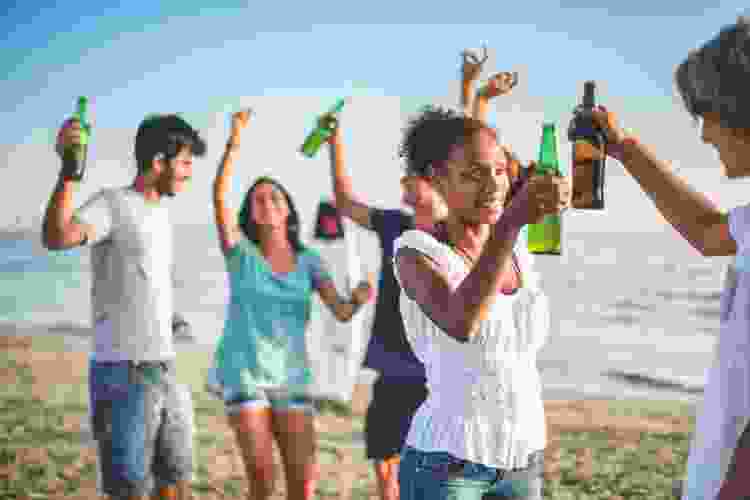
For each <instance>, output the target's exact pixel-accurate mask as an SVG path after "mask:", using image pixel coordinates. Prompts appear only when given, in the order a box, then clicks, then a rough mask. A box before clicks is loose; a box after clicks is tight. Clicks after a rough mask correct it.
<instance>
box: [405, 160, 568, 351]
mask: <svg viewBox="0 0 750 500" xmlns="http://www.w3.org/2000/svg"><path fill="white" fill-rule="evenodd" d="M534 169H535V165H534V164H533V163H532V164H531V165H530V169H529V170H528V171H527V173H530V172H533V171H534ZM519 182H520V183H521V184H520V188H519V189H518V191H517V193H516V194H515V195H514V196H513V199H512V201H511V203H510V206H508V208H507V209H506V210H505V211H504V212H503V215H502V216H501V218H500V220H499V221H498V222H497V223H496V224H494V225H493V226H492V227H491V229H490V235H489V238H488V239H487V242H486V243H485V245H484V248H483V249H482V253H481V255H480V257H479V259H478V260H477V262H476V264H475V265H474V266H473V268H472V270H471V271H470V272H469V274H468V275H467V276H466V277H465V278H463V280H462V281H461V282H460V283H455V282H453V283H452V282H451V281H450V280H451V279H452V278H451V277H450V276H447V275H446V271H445V270H444V269H443V268H442V267H441V266H440V263H437V262H433V261H432V260H431V259H430V258H429V257H426V256H425V255H423V254H422V253H420V252H418V251H417V250H414V249H410V248H402V249H401V250H399V252H398V254H397V255H396V266H397V269H398V274H399V278H400V281H401V284H402V286H403V289H404V292H405V293H406V294H407V296H408V297H409V298H411V299H412V300H413V301H415V302H416V303H417V304H418V305H419V306H420V307H421V308H422V310H423V311H424V313H425V314H426V315H427V316H429V317H430V318H431V319H432V321H433V322H434V323H435V324H436V325H437V326H438V327H440V328H441V329H442V330H443V331H444V332H445V333H446V334H447V335H449V336H451V337H453V338H455V339H456V340H458V341H460V342H466V341H469V340H470V339H471V338H472V337H473V336H474V335H475V334H476V333H477V331H478V329H479V327H480V324H481V322H482V321H483V320H484V319H485V318H486V315H487V312H488V311H489V308H490V306H492V304H493V303H494V301H495V299H496V297H497V293H498V290H499V289H500V283H501V280H502V278H503V273H504V270H505V269H507V267H508V265H509V264H510V262H511V258H512V254H513V248H514V246H515V244H516V240H517V239H518V234H519V233H520V231H521V228H522V227H523V226H524V225H526V224H528V223H532V222H536V221H539V220H541V218H542V217H543V216H544V215H546V214H551V213H560V211H562V210H564V209H565V208H566V207H568V206H569V205H570V181H569V179H567V178H565V177H561V176H552V175H539V176H536V175H535V176H533V177H531V178H529V177H527V176H523V177H522V179H521V180H520V181H519Z"/></svg>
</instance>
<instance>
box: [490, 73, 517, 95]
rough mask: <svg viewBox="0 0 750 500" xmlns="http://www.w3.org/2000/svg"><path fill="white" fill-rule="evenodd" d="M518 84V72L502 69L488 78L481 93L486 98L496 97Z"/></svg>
mask: <svg viewBox="0 0 750 500" xmlns="http://www.w3.org/2000/svg"><path fill="white" fill-rule="evenodd" d="M516 85H518V72H516V71H514V72H509V71H504V72H502V73H497V74H496V75H495V76H493V77H492V78H490V79H489V81H488V82H487V85H485V87H484V89H483V95H484V96H486V97H488V98H490V99H491V98H493V97H498V96H501V95H505V94H507V93H509V92H510V91H511V90H512V89H513V87H515V86H516Z"/></svg>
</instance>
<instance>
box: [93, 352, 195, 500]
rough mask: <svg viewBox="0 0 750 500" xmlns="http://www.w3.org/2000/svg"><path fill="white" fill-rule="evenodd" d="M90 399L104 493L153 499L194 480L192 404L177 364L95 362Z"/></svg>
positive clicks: (99, 475) (101, 490)
mask: <svg viewBox="0 0 750 500" xmlns="http://www.w3.org/2000/svg"><path fill="white" fill-rule="evenodd" d="M89 398H90V405H91V421H92V430H93V434H94V439H95V440H96V442H97V445H98V451H99V464H98V466H99V469H98V471H97V472H98V474H97V476H98V479H99V489H100V492H101V493H102V494H105V495H109V496H111V497H112V498H127V497H129V496H138V495H147V494H149V493H150V492H151V488H152V487H156V488H160V487H163V486H170V485H174V484H176V483H177V482H178V481H181V480H190V479H191V478H192V473H193V421H192V417H193V414H192V402H191V399H190V391H189V389H188V388H187V387H185V386H182V385H178V384H177V383H176V381H175V374H174V364H173V363H172V362H169V361H167V362H146V363H141V364H138V365H135V364H133V363H132V362H129V361H122V362H98V361H95V360H91V362H90V365H89Z"/></svg>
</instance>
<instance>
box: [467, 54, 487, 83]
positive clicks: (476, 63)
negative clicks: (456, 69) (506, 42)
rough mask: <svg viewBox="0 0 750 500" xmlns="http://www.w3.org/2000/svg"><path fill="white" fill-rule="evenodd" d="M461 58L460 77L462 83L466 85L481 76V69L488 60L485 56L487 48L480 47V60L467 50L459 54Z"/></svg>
mask: <svg viewBox="0 0 750 500" xmlns="http://www.w3.org/2000/svg"><path fill="white" fill-rule="evenodd" d="M461 58H462V60H463V63H462V64H461V77H462V78H463V81H464V82H467V83H468V82H474V81H476V80H478V79H479V76H480V75H481V74H482V67H483V66H484V63H485V62H487V59H488V58H489V56H488V55H487V46H486V45H482V57H481V58H480V57H479V56H478V55H477V54H476V53H474V52H472V51H470V50H468V49H467V50H464V51H463V52H461Z"/></svg>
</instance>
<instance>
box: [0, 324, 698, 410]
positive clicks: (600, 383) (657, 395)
mask: <svg viewBox="0 0 750 500" xmlns="http://www.w3.org/2000/svg"><path fill="white" fill-rule="evenodd" d="M9 338H28V339H29V340H31V339H49V342H50V343H53V344H56V346H55V348H54V349H53V350H54V351H56V352H61V353H89V352H90V351H91V342H92V335H91V328H90V327H88V326H86V325H85V324H83V323H73V322H59V323H54V324H40V323H31V322H29V323H22V324H19V323H17V322H12V321H0V348H2V347H1V346H2V344H3V343H4V342H3V341H5V340H7V339H9ZM45 342H46V340H45ZM174 345H175V351H176V352H177V355H178V357H179V356H180V355H181V354H183V353H186V354H187V353H196V354H200V353H206V354H207V355H208V356H210V353H211V352H212V350H211V348H212V347H213V344H205V343H198V342H195V341H193V340H189V339H179V338H177V339H175V342H174ZM188 355H189V354H188ZM542 372H543V371H542V370H541V369H540V373H542ZM544 375H545V374H544V373H542V378H543V383H542V397H543V399H544V400H545V401H547V400H570V401H573V400H586V401H610V400H634V401H635V400H638V401H642V400H651V401H675V402H682V403H688V404H696V403H698V402H699V401H700V400H701V399H702V394H703V387H700V386H691V385H687V384H683V383H681V382H679V381H674V380H668V379H662V378H657V377H651V376H648V375H644V374H641V373H631V372H622V371H618V370H606V371H604V372H601V373H592V374H591V377H590V379H588V380H582V381H581V380H578V379H574V378H571V377H562V376H553V375H549V376H548V377H547V378H549V379H551V380H548V383H544V378H545V376H544ZM376 378H377V373H376V372H373V371H372V370H368V369H366V368H362V369H361V370H360V372H359V374H358V376H357V380H356V382H355V386H357V387H359V386H362V387H361V388H359V389H357V390H369V387H370V386H371V385H372V384H373V383H374V381H375V379H376ZM549 382H551V383H549ZM201 388H202V387H201ZM364 388H367V389H364Z"/></svg>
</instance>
